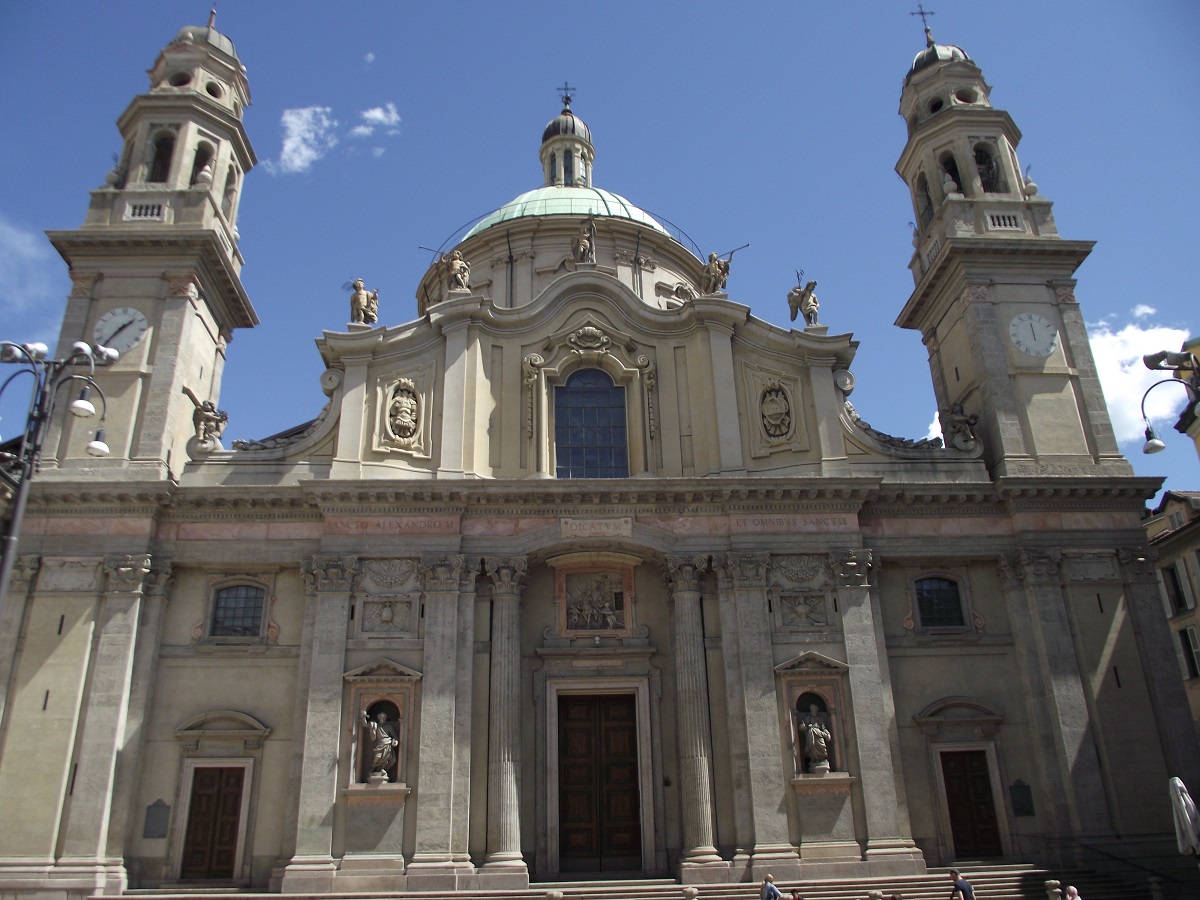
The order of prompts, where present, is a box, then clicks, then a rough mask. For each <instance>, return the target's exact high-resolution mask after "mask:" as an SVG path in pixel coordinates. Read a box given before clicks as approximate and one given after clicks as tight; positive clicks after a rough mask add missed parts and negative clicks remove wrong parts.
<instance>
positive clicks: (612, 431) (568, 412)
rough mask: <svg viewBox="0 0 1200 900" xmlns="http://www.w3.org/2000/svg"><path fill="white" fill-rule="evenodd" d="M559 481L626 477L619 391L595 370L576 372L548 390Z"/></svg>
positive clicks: (621, 392)
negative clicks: (562, 479)
mask: <svg viewBox="0 0 1200 900" xmlns="http://www.w3.org/2000/svg"><path fill="white" fill-rule="evenodd" d="M554 447H555V455H556V461H555V462H556V474H557V476H558V477H559V478H627V477H629V450H628V441H627V436H626V426H625V388H623V387H618V386H617V385H616V384H614V383H613V380H612V379H611V378H610V377H609V376H608V374H607V373H606V372H603V371H601V370H600V369H581V370H579V371H578V372H576V373H574V374H573V375H572V376H571V377H570V378H568V379H567V383H566V384H565V385H563V386H562V387H556V388H555V389H554Z"/></svg>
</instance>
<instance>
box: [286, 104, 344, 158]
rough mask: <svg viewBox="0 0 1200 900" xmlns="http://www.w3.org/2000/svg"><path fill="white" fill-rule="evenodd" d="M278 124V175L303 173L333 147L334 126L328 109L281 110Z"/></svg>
mask: <svg viewBox="0 0 1200 900" xmlns="http://www.w3.org/2000/svg"><path fill="white" fill-rule="evenodd" d="M280 124H282V125H283V149H282V150H281V151H280V154H279V171H281V172H284V173H285V174H289V173H293V172H307V171H308V170H309V169H310V168H311V167H312V165H313V163H315V162H316V161H317V160H319V159H320V158H321V157H323V156H324V155H325V154H326V153H328V152H329V151H330V150H331V149H332V148H333V147H334V146H335V145H336V144H337V136H336V135H335V134H334V133H333V132H334V129H336V128H337V126H338V122H337V119H335V118H334V117H333V110H332V109H330V108H329V107H328V106H306V107H303V108H301V109H285V110H284V111H283V115H282V116H281V117H280Z"/></svg>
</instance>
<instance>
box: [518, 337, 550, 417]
mask: <svg viewBox="0 0 1200 900" xmlns="http://www.w3.org/2000/svg"><path fill="white" fill-rule="evenodd" d="M544 365H546V360H545V357H543V356H541V354H538V353H530V354H529V355H528V356H526V357H525V359H524V361H523V362H522V363H521V371H522V381H524V383H525V436H526V437H528V438H532V437H533V436H534V433H535V429H534V413H535V411H536V410H537V385H538V378H539V376H540V374H541V369H542V366H544Z"/></svg>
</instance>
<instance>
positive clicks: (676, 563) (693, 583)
mask: <svg viewBox="0 0 1200 900" xmlns="http://www.w3.org/2000/svg"><path fill="white" fill-rule="evenodd" d="M707 568H708V557H707V556H668V557H667V571H666V573H665V576H664V580H665V581H666V582H667V584H668V585H669V586H670V588H671V592H672V593H674V594H678V593H679V592H681V591H699V590H700V577H701V576H702V575H703V574H704V572H705V570H706V569H707Z"/></svg>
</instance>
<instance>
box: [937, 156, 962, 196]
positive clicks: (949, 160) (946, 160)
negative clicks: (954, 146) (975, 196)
mask: <svg viewBox="0 0 1200 900" xmlns="http://www.w3.org/2000/svg"><path fill="white" fill-rule="evenodd" d="M940 162H941V164H942V171H943V172H945V173H946V174H947V175H949V176H950V177H951V178H953V179H954V183H955V184H957V185H958V189H959V190H960V191H962V190H963V183H962V176H961V175H959V174H958V163H957V162H956V161H955V159H954V154H953V153H947V154H946V155H945V156H943V157H942V158H941V160H940Z"/></svg>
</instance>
